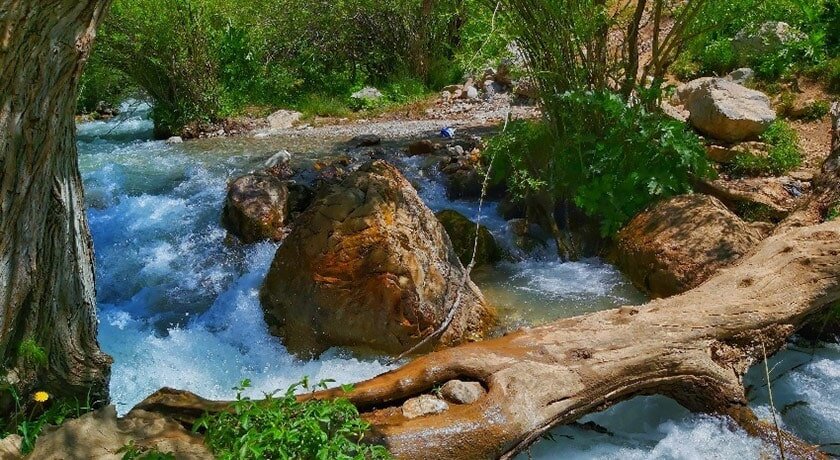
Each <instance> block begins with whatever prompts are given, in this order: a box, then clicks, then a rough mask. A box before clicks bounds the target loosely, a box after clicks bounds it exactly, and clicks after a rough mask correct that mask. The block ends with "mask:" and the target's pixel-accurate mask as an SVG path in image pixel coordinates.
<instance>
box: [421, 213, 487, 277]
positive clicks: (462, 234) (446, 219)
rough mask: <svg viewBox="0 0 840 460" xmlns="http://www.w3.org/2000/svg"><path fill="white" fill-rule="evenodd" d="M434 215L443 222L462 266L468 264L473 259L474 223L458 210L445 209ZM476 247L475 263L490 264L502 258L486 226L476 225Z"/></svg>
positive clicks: (474, 245)
mask: <svg viewBox="0 0 840 460" xmlns="http://www.w3.org/2000/svg"><path fill="white" fill-rule="evenodd" d="M435 217H437V219H438V220H439V221H440V223H441V224H443V228H445V229H446V233H448V234H449V239H450V241H452V247H453V248H454V249H455V253H456V254H458V259H460V260H461V263H462V264H464V266H467V265H469V264H470V262H471V261H472V259H473V249H474V248H475V247H476V241H475V239H476V231H475V230H476V224H475V222H473V221H471V220H469V219H467V218H466V217H465V216H464V215H463V214H461V213H459V212H458V211H453V210H451V209H447V210H444V211H441V212H439V213H437V214H435ZM477 246H478V249H477V250H476V251H475V265H476V266H481V265H492V264H494V263H496V262H498V261H500V260H502V255H503V254H502V250H501V248H499V245H498V244H497V243H496V238H494V237H493V234H492V233H490V230H488V229H487V227H485V226H483V225H480V226H478V245H477Z"/></svg>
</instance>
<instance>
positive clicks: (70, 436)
mask: <svg viewBox="0 0 840 460" xmlns="http://www.w3.org/2000/svg"><path fill="white" fill-rule="evenodd" d="M128 444H133V445H134V446H135V447H136V448H137V449H138V450H141V451H142V450H143V449H155V450H157V451H159V452H162V453H169V454H171V455H173V456H174V457H175V459H177V460H188V459H189V460H212V459H213V458H214V457H213V455H212V454H211V453H210V451H209V450H208V449H207V447H206V446H205V445H204V442H203V440H202V439H201V437H200V436H199V435H196V434H193V433H190V432H188V431H187V430H185V429H184V428H183V427H182V426H181V425H180V424H179V423H177V422H175V421H173V420H171V419H168V418H166V417H163V416H161V415H158V414H154V413H151V412H145V411H142V410H135V411H131V412H130V413H129V414H128V415H126V417H124V418H122V419H119V418H117V411H116V409H115V408H114V406H106V407H104V408H102V409H100V410H97V411H94V412H90V413H87V414H85V415H83V416H81V417H79V418H78V419H75V420H69V421H66V422H64V423H63V424H62V425H61V426H59V427H57V428H55V429H52V430H49V431H45V432H44V433H42V434H41V435H40V436H39V437H38V440H37V441H36V442H35V449H34V450H33V451H32V453H31V454H30V456H29V458H37V459H40V460H65V459H89V460H120V459H122V458H123V452H121V451H120V449H122V448H123V447H124V446H126V445H128Z"/></svg>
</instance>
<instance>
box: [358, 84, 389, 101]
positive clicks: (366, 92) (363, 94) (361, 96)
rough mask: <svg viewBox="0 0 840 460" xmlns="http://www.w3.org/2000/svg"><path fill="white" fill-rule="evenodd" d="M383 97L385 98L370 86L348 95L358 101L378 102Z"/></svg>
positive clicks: (380, 92)
mask: <svg viewBox="0 0 840 460" xmlns="http://www.w3.org/2000/svg"><path fill="white" fill-rule="evenodd" d="M383 97H385V95H384V94H382V91H379V90H378V89H376V88H374V87H372V86H366V87H364V88H362V89H360V90H359V91H356V92H355V93H353V94H351V95H350V98H351V99H357V100H360V101H378V100H380V99H382V98H383Z"/></svg>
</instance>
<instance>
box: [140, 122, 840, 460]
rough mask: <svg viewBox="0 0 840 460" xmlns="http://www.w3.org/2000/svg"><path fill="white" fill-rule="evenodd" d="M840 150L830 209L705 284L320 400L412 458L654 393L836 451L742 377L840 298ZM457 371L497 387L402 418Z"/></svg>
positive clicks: (189, 412) (501, 443)
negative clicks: (828, 218) (405, 407)
mask: <svg viewBox="0 0 840 460" xmlns="http://www.w3.org/2000/svg"><path fill="white" fill-rule="evenodd" d="M838 112H840V110H838V106H835V114H837V113H838ZM836 126H837V124H835V127H836ZM834 145H835V148H834V151H833V153H832V155H831V157H830V158H829V159H828V160H827V161H826V167H825V168H823V170H824V175H823V177H821V178H820V179H819V182H818V184H819V187H818V189H817V193H816V194H815V195H814V197H813V198H812V199H811V200H810V203H809V204H807V205H805V206H803V207H802V209H801V210H800V211H797V212H796V213H794V215H792V216H791V218H794V217H795V215H797V214H802V215H806V213H808V212H813V210H812V208H815V209H817V211H821V212H818V214H816V215H813V214H811V215H810V217H808V218H807V219H802V220H797V222H799V223H803V222H807V223H808V225H809V226H800V225H784V226H783V229H782V230H780V231H778V232H777V233H776V234H775V235H773V236H771V237H770V238H768V239H767V240H765V241H764V242H762V243H761V244H759V245H758V247H757V248H756V249H755V250H754V252H753V253H752V254H751V255H749V256H746V257H744V258H743V259H742V260H741V261H740V262H739V263H738V264H737V265H735V266H733V267H730V268H726V269H723V270H721V271H720V272H719V273H718V274H717V275H716V276H714V277H713V278H712V279H710V280H709V281H707V282H706V283H704V284H702V285H701V286H699V287H697V288H696V289H694V290H692V291H689V292H687V293H685V294H682V295H679V296H676V297H671V298H667V299H661V300H655V301H652V302H650V303H648V304H647V305H644V306H640V307H622V308H618V309H614V310H609V311H603V312H598V313H592V314H588V315H584V316H579V317H576V318H569V319H563V320H560V321H556V322H554V323H551V324H548V325H546V326H541V327H536V328H530V329H524V330H520V331H517V332H514V333H512V334H509V335H507V336H504V337H501V338H498V339H494V340H489V341H485V342H479V343H473V344H469V345H463V346H459V347H455V348H450V349H446V350H442V351H439V352H436V353H432V354H429V355H426V356H423V357H420V358H418V359H416V360H414V361H412V362H411V363H409V364H407V365H405V366H403V367H401V368H399V369H396V370H394V371H391V372H388V373H386V374H383V375H380V376H378V377H375V378H373V379H371V380H368V381H365V382H361V383H359V384H357V385H356V387H355V389H354V390H353V391H352V392H350V393H347V394H345V393H343V392H342V390H340V389H335V390H329V391H325V392H321V393H316V394H314V395H309V396H306V397H315V398H334V397H347V398H349V399H350V400H351V401H352V402H353V403H354V404H355V405H356V406H357V407H358V408H359V410H360V411H362V412H363V416H364V417H365V418H366V419H367V420H368V421H370V422H371V424H372V426H373V438H374V440H375V441H377V442H381V443H383V444H385V445H386V446H387V447H388V449H389V450H391V452H393V453H394V454H395V455H396V456H397V457H398V458H406V459H442V458H446V459H481V458H511V457H513V456H514V455H516V454H517V453H519V452H522V451H523V450H524V449H526V448H527V447H528V446H530V445H531V444H532V443H534V442H535V441H537V440H538V439H539V438H540V437H541V436H542V435H543V434H544V433H546V432H547V431H548V430H550V429H551V428H553V427H555V426H558V425H564V424H569V423H572V422H574V421H575V420H577V419H579V418H581V417H582V416H584V415H586V414H588V413H592V412H596V411H601V410H604V409H606V408H608V407H610V406H611V405H613V404H616V403H618V402H620V401H623V400H626V399H629V398H632V397H634V396H637V395H652V394H659V395H664V396H668V397H670V398H673V399H674V400H676V401H677V402H679V403H680V404H682V405H683V406H685V407H686V408H688V409H690V410H693V411H699V412H708V413H715V414H721V415H728V416H730V417H731V418H732V419H733V420H734V421H735V422H736V423H738V424H739V425H740V426H742V427H743V428H744V429H745V430H746V431H747V432H748V433H750V434H752V435H754V436H758V437H760V438H763V439H764V440H765V441H766V442H767V443H768V444H769V445H772V446H781V448H782V449H783V450H784V451H785V455H786V458H825V455H824V454H822V453H821V452H820V451H819V450H818V448H817V447H815V446H810V445H808V444H807V443H804V442H803V441H801V440H799V439H797V438H796V437H794V436H793V435H790V434H788V433H786V432H784V431H777V430H776V429H774V428H773V427H772V426H771V425H768V424H767V423H765V422H762V421H759V420H758V419H757V418H756V416H755V414H753V412H752V410H751V409H750V408H749V406H748V404H747V400H746V397H745V390H744V386H743V382H742V378H743V376H744V373H745V372H746V371H747V369H748V368H749V367H750V366H751V365H752V364H754V363H756V362H759V361H761V360H763V359H764V357H765V353H767V354H771V353H773V352H775V351H777V350H779V349H780V348H781V347H782V346H784V344H785V343H786V341H787V339H788V338H789V337H790V335H791V334H793V333H794V332H795V331H796V330H797V329H798V328H799V327H801V326H802V325H803V324H805V323H806V322H807V321H808V320H809V318H811V317H813V316H814V315H816V314H818V313H820V312H821V311H822V310H824V309H825V308H826V307H828V306H830V305H832V304H834V302H836V301H838V300H840V263H838V261H840V220H835V221H832V222H826V223H822V224H817V225H810V224H813V223H815V222H819V221H821V220H822V216H824V212H825V211H824V209H825V208H824V206H827V205H830V204H831V203H834V202H835V201H832V200H836V197H837V194H838V188H837V185H838V178H837V175H836V174H837V172H838V168H837V166H836V164H837V162H838V157H840V155H838V148H837V143H835V144H834ZM832 165H834V166H832ZM809 210H810V211H809ZM786 222H787V221H786ZM453 379H460V380H468V381H477V382H481V383H482V385H483V386H484V387H485V389H486V390H487V394H486V395H485V396H483V397H482V398H481V399H479V400H478V401H476V402H474V403H472V404H465V405H453V406H451V407H450V408H449V409H448V410H447V411H444V412H442V413H439V414H436V415H429V416H425V417H420V418H415V419H406V418H405V417H403V416H402V413H401V411H400V410H399V407H400V405H401V403H402V402H403V401H405V400H406V399H408V398H411V397H414V396H418V395H420V394H424V393H429V392H431V391H432V390H433V389H434V388H435V387H437V386H440V385H442V384H444V383H446V382H447V381H449V380H453ZM227 407H228V406H227V405H226V403H224V402H215V401H207V400H203V399H201V398H198V397H197V396H195V395H192V394H190V393H186V392H179V391H176V390H169V389H164V390H161V391H160V392H158V393H156V394H154V395H152V396H151V397H149V398H148V399H147V400H146V401H144V402H143V403H141V404H140V405H139V406H138V408H139V409H145V410H149V411H157V412H162V413H165V414H167V415H170V416H173V417H175V418H177V419H178V420H180V421H181V422H182V423H184V424H187V425H189V424H191V423H192V422H193V421H194V420H195V417H197V416H199V415H200V414H202V413H203V412H204V411H210V412H214V411H220V410H226V409H227ZM780 438H781V439H780Z"/></svg>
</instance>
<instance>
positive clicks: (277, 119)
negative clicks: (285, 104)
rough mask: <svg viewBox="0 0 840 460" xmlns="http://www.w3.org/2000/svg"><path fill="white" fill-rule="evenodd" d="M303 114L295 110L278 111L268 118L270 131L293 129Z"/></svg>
mask: <svg viewBox="0 0 840 460" xmlns="http://www.w3.org/2000/svg"><path fill="white" fill-rule="evenodd" d="M302 117H303V114H302V113H300V112H295V111H293V110H278V111H276V112H274V113H272V114H271V115H269V116H268V117H267V118H266V122H268V128H269V129H291V128H292V127H293V126H294V125H295V123H297V122H298V121H300V119H301V118H302Z"/></svg>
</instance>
